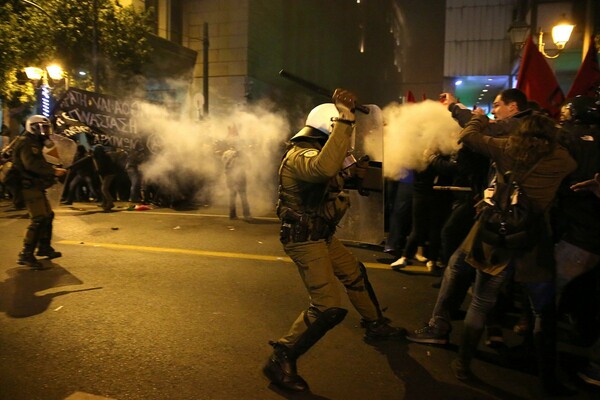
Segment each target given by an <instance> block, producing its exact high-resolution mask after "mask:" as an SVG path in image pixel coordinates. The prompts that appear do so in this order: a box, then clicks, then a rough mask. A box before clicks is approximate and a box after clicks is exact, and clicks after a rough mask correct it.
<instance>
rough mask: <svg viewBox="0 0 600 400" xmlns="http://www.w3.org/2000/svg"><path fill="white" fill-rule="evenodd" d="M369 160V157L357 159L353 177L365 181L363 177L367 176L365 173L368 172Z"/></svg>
mask: <svg viewBox="0 0 600 400" xmlns="http://www.w3.org/2000/svg"><path fill="white" fill-rule="evenodd" d="M369 160H370V158H369V156H367V155H364V156H362V157H361V158H359V159H358V161H357V162H356V164H355V165H354V166H355V170H354V175H355V176H356V177H357V178H358V179H360V180H363V179H365V176H367V171H368V170H369Z"/></svg>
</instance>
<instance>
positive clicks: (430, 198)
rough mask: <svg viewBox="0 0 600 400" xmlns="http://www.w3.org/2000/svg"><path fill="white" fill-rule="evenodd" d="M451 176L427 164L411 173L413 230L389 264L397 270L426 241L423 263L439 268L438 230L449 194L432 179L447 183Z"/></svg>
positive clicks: (449, 198) (449, 200)
mask: <svg viewBox="0 0 600 400" xmlns="http://www.w3.org/2000/svg"><path fill="white" fill-rule="evenodd" d="M450 179H451V178H450V176H449V175H445V174H441V173H439V171H438V170H436V169H435V168H434V167H433V166H431V165H428V166H427V168H426V169H425V170H424V171H418V172H415V174H414V180H413V198H412V230H411V232H410V235H409V236H408V239H407V241H406V247H405V248H404V251H403V252H402V256H401V257H400V258H399V259H398V260H396V261H394V262H393V263H392V264H391V267H392V269H394V270H399V269H401V268H404V267H406V266H407V265H408V264H410V263H412V259H413V257H415V256H416V253H417V248H418V247H419V245H425V243H427V251H426V258H427V261H426V267H427V270H428V271H429V272H434V271H435V270H436V269H437V268H438V258H439V255H440V249H441V230H442V226H443V225H444V222H445V221H446V218H447V217H448V214H449V212H450V206H451V200H452V197H451V194H450V192H447V191H440V192H436V191H435V190H434V189H433V186H434V183H435V184H438V185H442V186H447V185H448V184H449V183H450Z"/></svg>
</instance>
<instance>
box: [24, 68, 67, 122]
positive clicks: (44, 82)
mask: <svg viewBox="0 0 600 400" xmlns="http://www.w3.org/2000/svg"><path fill="white" fill-rule="evenodd" d="M25 74H26V75H27V78H29V79H31V80H32V81H36V82H39V81H41V85H40V103H41V114H42V115H44V116H46V117H49V116H50V105H51V101H52V95H51V93H52V87H50V85H49V84H48V77H50V79H52V80H61V79H63V77H64V71H63V69H62V68H61V67H60V66H59V65H56V64H53V65H49V66H47V67H46V68H38V67H27V68H25ZM64 78H65V88H66V89H67V90H68V89H69V81H68V79H67V78H66V77H64Z"/></svg>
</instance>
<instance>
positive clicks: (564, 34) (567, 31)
mask: <svg viewBox="0 0 600 400" xmlns="http://www.w3.org/2000/svg"><path fill="white" fill-rule="evenodd" d="M573 28H575V25H572V24H570V23H569V22H567V21H562V22H560V23H559V24H557V25H555V26H554V27H552V41H553V42H554V44H555V46H556V50H557V51H556V54H554V55H550V54H548V53H546V51H545V50H544V47H545V46H546V44H545V43H544V32H543V31H542V30H541V29H540V32H539V37H538V50H539V51H540V53H542V54H543V55H544V57H546V58H557V57H558V56H559V55H560V53H561V52H562V51H563V50H564V48H565V46H566V44H567V42H568V41H569V39H570V38H571V33H572V32H573Z"/></svg>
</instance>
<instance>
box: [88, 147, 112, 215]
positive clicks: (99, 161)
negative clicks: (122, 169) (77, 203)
mask: <svg viewBox="0 0 600 400" xmlns="http://www.w3.org/2000/svg"><path fill="white" fill-rule="evenodd" d="M93 155H94V163H95V165H96V170H97V171H98V174H99V175H100V180H101V181H102V188H101V191H102V203H101V204H100V207H102V209H103V210H104V211H105V212H109V211H111V210H112V208H113V207H114V206H115V203H114V198H113V196H112V193H111V184H112V182H113V180H114V179H115V175H116V174H117V172H118V170H117V165H116V164H115V162H114V161H113V159H112V158H111V157H110V156H109V155H108V154H107V152H106V150H105V149H104V147H103V146H101V145H97V146H96V147H94V150H93Z"/></svg>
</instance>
